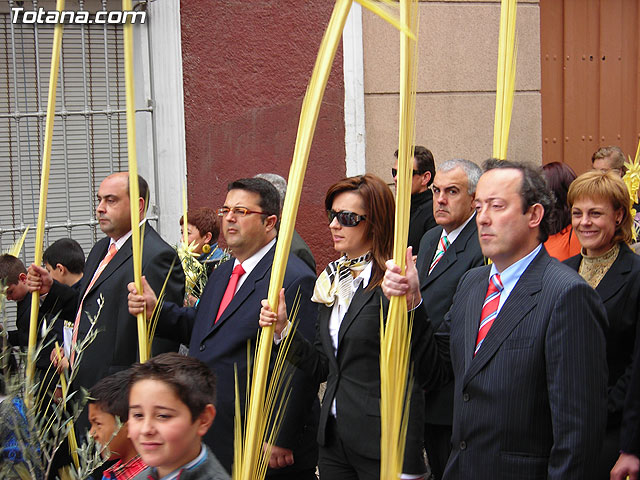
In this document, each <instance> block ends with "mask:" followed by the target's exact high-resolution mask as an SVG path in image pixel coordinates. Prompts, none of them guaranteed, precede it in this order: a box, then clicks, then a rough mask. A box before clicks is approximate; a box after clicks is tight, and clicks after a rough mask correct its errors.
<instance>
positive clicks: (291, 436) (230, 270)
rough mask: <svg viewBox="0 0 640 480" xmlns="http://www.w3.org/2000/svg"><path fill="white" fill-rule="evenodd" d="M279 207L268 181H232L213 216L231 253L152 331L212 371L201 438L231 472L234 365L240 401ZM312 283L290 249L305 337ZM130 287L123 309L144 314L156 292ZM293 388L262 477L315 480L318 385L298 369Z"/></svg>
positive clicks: (292, 288)
mask: <svg viewBox="0 0 640 480" xmlns="http://www.w3.org/2000/svg"><path fill="white" fill-rule="evenodd" d="M279 213H280V198H279V194H278V192H277V190H276V189H275V187H274V186H273V185H272V184H271V183H269V182H268V181H267V180H264V179H262V178H245V179H240V180H236V181H234V182H231V183H230V184H229V186H228V191H227V198H226V200H225V203H224V205H223V206H222V207H221V208H219V209H218V215H219V217H220V221H221V230H222V234H223V236H224V239H225V241H226V243H227V246H228V247H229V249H230V250H231V254H232V255H233V258H231V259H230V260H228V261H227V262H224V263H223V264H221V265H220V266H219V267H218V268H217V269H216V270H214V271H213V272H212V273H211V277H210V278H209V282H208V283H207V286H206V287H205V290H204V292H203V293H202V296H201V297H200V302H199V303H198V304H197V305H196V306H195V307H181V306H180V305H176V304H173V303H170V302H165V304H164V305H163V307H162V311H161V314H160V319H159V322H158V327H157V331H156V335H163V336H169V337H170V338H177V339H179V340H180V341H182V342H183V343H185V344H188V345H189V355H191V356H193V357H196V358H198V359H200V360H202V361H203V362H205V363H206V364H207V365H209V366H210V367H211V369H212V370H213V371H214V372H215V373H216V377H217V384H218V398H217V402H216V409H217V411H218V414H217V415H216V421H215V422H214V423H213V426H212V427H211V429H210V430H209V432H207V435H206V436H205V437H204V441H205V443H207V444H208V445H209V447H210V448H211V449H212V451H213V453H214V454H215V455H216V457H217V458H218V459H219V460H220V462H221V463H222V464H223V465H224V467H225V468H226V469H227V470H228V471H229V472H231V465H232V462H233V443H234V411H235V368H236V367H237V378H238V387H239V389H240V405H241V406H244V405H245V387H246V379H247V371H248V367H247V348H249V351H250V352H253V351H254V348H255V344H256V339H257V334H258V330H259V328H260V327H259V326H258V321H257V320H258V318H259V315H260V307H261V303H260V301H261V300H262V299H263V298H266V297H267V296H268V289H269V280H270V276H271V264H272V263H273V256H274V253H275V246H276V234H277V233H276V226H277V223H278V215H279ZM314 284H315V274H314V272H313V271H312V270H311V269H310V268H309V266H307V265H306V264H305V263H304V262H303V261H302V260H301V259H300V258H298V257H296V256H294V255H289V260H288V263H287V270H286V273H285V278H284V284H283V286H284V289H285V296H286V302H287V306H288V307H289V306H293V305H295V299H296V297H298V296H299V302H300V304H299V310H298V313H297V317H296V318H297V319H298V320H299V323H298V325H297V329H298V331H300V332H301V333H302V334H303V335H305V337H307V339H308V340H309V341H313V339H314V337H315V320H316V314H317V308H316V307H315V304H313V303H312V302H311V295H312V293H313V287H314ZM129 291H130V292H132V293H131V294H130V295H129V311H130V312H135V314H137V313H138V312H141V311H142V306H143V305H144V304H145V303H146V306H147V310H146V311H147V315H149V312H152V311H153V308H154V306H155V304H156V298H155V294H154V292H153V291H152V290H151V289H150V288H148V285H147V284H146V283H145V284H144V296H140V295H135V294H134V293H135V292H136V289H135V285H134V284H133V283H131V284H129ZM247 343H250V346H249V347H247ZM274 356H275V352H274ZM291 388H292V389H291V397H290V398H289V401H288V404H287V409H286V413H285V415H284V417H283V420H282V425H281V427H280V432H279V434H278V436H277V437H276V441H275V445H274V446H273V448H272V453H271V459H270V462H269V465H270V467H271V468H270V469H269V470H268V473H267V478H272V479H278V480H284V479H292V480H293V479H301V480H307V479H308V480H315V478H316V477H315V466H316V464H317V454H318V450H317V444H316V441H315V437H316V428H317V421H318V412H319V404H318V398H317V391H318V385H317V384H315V383H313V381H312V380H311V379H310V378H309V377H307V376H306V375H305V374H304V373H303V372H302V371H301V370H296V371H295V373H294V375H293V379H292V383H291Z"/></svg>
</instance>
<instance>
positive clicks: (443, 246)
mask: <svg viewBox="0 0 640 480" xmlns="http://www.w3.org/2000/svg"><path fill="white" fill-rule="evenodd" d="M450 245H451V244H450V243H449V239H448V238H447V235H446V234H445V235H443V236H442V237H440V243H438V249H437V250H436V254H435V255H434V256H433V261H432V262H431V266H430V267H429V273H428V274H427V275H431V271H432V270H433V269H434V268H435V266H436V265H437V264H438V262H439V261H440V260H442V257H444V253H445V252H446V251H447V248H449V246H450Z"/></svg>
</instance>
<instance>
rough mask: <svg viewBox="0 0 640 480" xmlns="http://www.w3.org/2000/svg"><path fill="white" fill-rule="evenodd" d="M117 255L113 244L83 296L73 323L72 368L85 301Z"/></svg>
mask: <svg viewBox="0 0 640 480" xmlns="http://www.w3.org/2000/svg"><path fill="white" fill-rule="evenodd" d="M116 253H118V249H117V247H116V244H115V243H112V244H111V245H109V250H107V254H106V255H105V257H104V258H103V259H102V261H101V262H100V265H98V268H97V269H96V271H95V273H94V274H93V278H91V282H89V286H88V287H87V289H86V290H85V291H84V295H83V296H82V300H80V306H79V307H78V313H76V320H75V322H74V323H73V336H72V340H71V358H70V359H69V361H70V362H71V366H73V361H74V359H75V356H76V355H75V353H76V352H75V348H73V346H74V345H75V344H76V342H77V341H78V327H79V326H80V317H81V316H82V304H83V303H84V299H85V297H86V296H87V294H88V293H89V290H91V288H92V287H93V285H94V284H95V283H96V280H98V277H99V276H100V274H101V273H102V272H103V271H104V269H105V268H107V265H108V264H109V262H110V261H111V259H112V258H113V257H115V256H116Z"/></svg>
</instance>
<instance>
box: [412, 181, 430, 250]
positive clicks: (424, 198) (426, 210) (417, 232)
mask: <svg viewBox="0 0 640 480" xmlns="http://www.w3.org/2000/svg"><path fill="white" fill-rule="evenodd" d="M436 225H437V224H436V221H435V219H434V218H433V193H432V192H431V190H430V189H427V190H425V191H424V192H420V193H415V194H413V195H411V214H410V219H409V238H408V241H407V245H408V246H411V247H413V254H414V255H417V254H418V250H419V249H420V239H422V236H423V235H424V234H425V233H426V232H427V230H430V229H432V228H433V227H435V226H436Z"/></svg>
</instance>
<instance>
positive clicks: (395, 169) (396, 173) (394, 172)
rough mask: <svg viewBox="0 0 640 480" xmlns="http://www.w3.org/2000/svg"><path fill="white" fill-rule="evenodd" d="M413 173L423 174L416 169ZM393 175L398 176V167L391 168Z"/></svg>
mask: <svg viewBox="0 0 640 480" xmlns="http://www.w3.org/2000/svg"><path fill="white" fill-rule="evenodd" d="M413 174H414V175H422V174H421V173H420V172H419V171H418V170H414V171H413ZM391 176H392V177H393V178H396V177H397V176H398V169H397V168H392V169H391Z"/></svg>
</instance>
